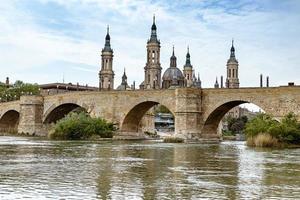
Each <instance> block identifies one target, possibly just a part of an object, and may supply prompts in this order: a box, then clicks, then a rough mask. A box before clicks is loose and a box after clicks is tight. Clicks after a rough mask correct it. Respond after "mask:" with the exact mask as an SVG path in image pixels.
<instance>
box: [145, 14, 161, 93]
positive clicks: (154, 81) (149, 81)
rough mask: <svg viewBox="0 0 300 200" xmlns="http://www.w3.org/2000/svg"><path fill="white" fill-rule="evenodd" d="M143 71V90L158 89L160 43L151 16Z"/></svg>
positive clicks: (159, 83)
mask: <svg viewBox="0 0 300 200" xmlns="http://www.w3.org/2000/svg"><path fill="white" fill-rule="evenodd" d="M144 69H145V79H144V89H159V88H160V87H161V66H160V41H159V40H158V39H157V28H156V24H155V16H153V24H152V27H151V37H150V39H149V40H148V42H147V63H146V66H145V68H144Z"/></svg>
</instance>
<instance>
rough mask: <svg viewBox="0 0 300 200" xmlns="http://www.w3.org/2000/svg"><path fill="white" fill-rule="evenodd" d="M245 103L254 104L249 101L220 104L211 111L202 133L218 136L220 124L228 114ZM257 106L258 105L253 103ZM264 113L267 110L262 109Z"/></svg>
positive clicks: (205, 120)
mask: <svg viewBox="0 0 300 200" xmlns="http://www.w3.org/2000/svg"><path fill="white" fill-rule="evenodd" d="M245 103H252V102H250V101H247V100H231V101H227V102H225V103H221V104H218V105H217V106H215V107H214V108H213V109H211V110H210V111H209V112H208V115H207V117H206V118H204V125H203V128H202V130H201V133H204V134H217V129H218V126H219V123H220V122H221V120H222V119H223V117H224V116H225V114H226V113H228V112H229V111H230V110H231V109H233V108H234V107H236V106H239V105H241V104H245ZM253 104H255V105H257V104H256V103H253ZM257 106H259V107H260V108H262V107H261V106H260V105H257ZM262 109H263V110H264V111H265V109H264V108H262Z"/></svg>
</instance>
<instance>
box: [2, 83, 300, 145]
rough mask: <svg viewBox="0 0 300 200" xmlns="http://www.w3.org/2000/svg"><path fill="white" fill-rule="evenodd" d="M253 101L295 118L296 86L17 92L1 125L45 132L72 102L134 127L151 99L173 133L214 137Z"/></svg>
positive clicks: (299, 95)
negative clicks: (167, 116)
mask: <svg viewBox="0 0 300 200" xmlns="http://www.w3.org/2000/svg"><path fill="white" fill-rule="evenodd" d="M243 103H253V104H256V105H257V106H259V107H260V108H262V109H263V110H264V111H265V112H266V113H269V114H271V115H272V116H274V117H275V118H277V119H280V118H281V117H283V116H284V115H285V114H287V113H289V112H294V113H295V114H296V115H297V116H298V118H299V120H300V87H299V86H291V87H286V86H282V87H269V88H238V89H228V88H220V89H196V88H177V89H168V90H135V91H101V92H70V93H63V94H57V95H50V96H22V97H21V99H20V100H19V101H14V102H6V103H1V104H0V128H1V130H2V131H3V130H7V129H12V130H15V131H18V132H20V133H28V134H31V135H33V134H35V135H46V134H47V131H46V130H47V127H48V125H49V124H51V123H55V122H56V121H57V120H59V119H61V118H63V117H64V116H65V115H66V114H68V113H69V112H71V111H72V110H74V109H75V108H82V109H84V110H86V111H87V112H88V113H89V114H90V115H91V116H95V117H102V118H105V119H106V120H108V121H111V122H114V123H116V124H117V126H118V128H119V133H118V135H121V136H122V135H123V136H126V135H130V134H132V133H134V134H137V133H138V130H139V129H138V127H139V123H140V121H141V119H142V117H143V116H144V114H145V113H146V112H147V111H148V110H149V109H150V108H152V107H153V106H154V105H157V104H161V105H164V106H166V107H167V108H168V109H169V110H170V111H171V112H172V113H173V115H174V117H175V133H176V135H177V136H181V137H184V138H186V139H204V138H218V135H217V134H216V133H217V127H218V124H219V122H220V120H221V119H222V118H223V116H224V115H225V114H226V113H227V112H228V111H229V110H230V109H232V108H233V107H235V106H238V105H240V104H243Z"/></svg>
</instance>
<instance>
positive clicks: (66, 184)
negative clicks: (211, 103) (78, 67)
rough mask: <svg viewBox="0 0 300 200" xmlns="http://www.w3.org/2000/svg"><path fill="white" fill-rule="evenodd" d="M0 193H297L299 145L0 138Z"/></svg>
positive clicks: (87, 195)
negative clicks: (274, 146) (275, 146)
mask: <svg viewBox="0 0 300 200" xmlns="http://www.w3.org/2000/svg"><path fill="white" fill-rule="evenodd" d="M0 158H1V159H0V199H1V200H6V199H11V200H16V199H117V200H119V199H130V200H131V199H297V198H298V199H299V198H300V149H283V150H276V149H275V150H269V149H253V148H248V147H246V146H245V143H244V142H222V143H220V144H166V143H160V142H157V141H156V142H155V141H139V142H129V141H114V142H112V141H99V142H90V141H49V140H41V139H37V138H26V137H6V136H1V137H0Z"/></svg>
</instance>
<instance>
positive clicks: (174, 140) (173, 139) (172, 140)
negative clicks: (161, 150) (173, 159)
mask: <svg viewBox="0 0 300 200" xmlns="http://www.w3.org/2000/svg"><path fill="white" fill-rule="evenodd" d="M163 141H164V142H165V143H183V142H184V139H183V138H179V137H165V138H164V140H163Z"/></svg>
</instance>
